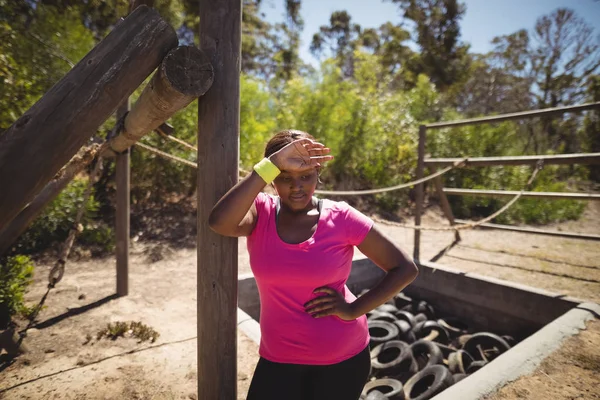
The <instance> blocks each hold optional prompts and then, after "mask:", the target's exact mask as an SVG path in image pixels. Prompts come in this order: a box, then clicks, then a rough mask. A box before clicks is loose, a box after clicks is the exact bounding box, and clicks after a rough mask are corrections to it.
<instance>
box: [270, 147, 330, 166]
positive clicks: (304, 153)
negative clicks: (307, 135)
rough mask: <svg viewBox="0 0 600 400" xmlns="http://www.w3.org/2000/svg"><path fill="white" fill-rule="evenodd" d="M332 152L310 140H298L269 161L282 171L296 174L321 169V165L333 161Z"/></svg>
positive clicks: (273, 155) (272, 156) (274, 154)
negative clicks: (316, 168) (330, 153)
mask: <svg viewBox="0 0 600 400" xmlns="http://www.w3.org/2000/svg"><path fill="white" fill-rule="evenodd" d="M330 151H331V150H330V149H329V148H328V147H325V145H324V144H322V143H318V142H315V141H312V140H310V139H298V140H294V141H293V142H292V143H290V144H288V145H286V146H285V147H283V148H282V149H281V150H279V151H277V152H275V153H273V154H272V155H271V156H270V157H269V160H271V162H272V163H273V164H275V166H276V167H277V168H279V169H280V170H282V171H288V172H296V171H303V170H306V169H309V168H315V167H320V166H321V163H323V162H326V161H331V160H333V156H331V155H328V154H329V152H330Z"/></svg>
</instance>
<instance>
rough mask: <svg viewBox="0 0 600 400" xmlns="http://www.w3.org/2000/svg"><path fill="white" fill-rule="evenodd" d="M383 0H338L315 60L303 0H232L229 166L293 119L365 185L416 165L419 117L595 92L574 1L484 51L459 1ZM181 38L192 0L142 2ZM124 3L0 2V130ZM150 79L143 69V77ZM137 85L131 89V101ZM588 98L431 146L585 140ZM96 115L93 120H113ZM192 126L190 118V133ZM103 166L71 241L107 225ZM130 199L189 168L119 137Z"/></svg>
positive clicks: (506, 151) (47, 241)
mask: <svg viewBox="0 0 600 400" xmlns="http://www.w3.org/2000/svg"><path fill="white" fill-rule="evenodd" d="M382 1H391V2H393V3H395V4H396V5H397V6H398V9H399V11H400V12H401V14H402V15H403V16H404V17H405V20H406V21H408V22H409V23H408V24H404V23H403V24H398V23H395V22H392V21H390V22H386V23H384V24H382V25H381V26H379V27H361V26H360V25H358V24H357V23H355V21H353V20H352V17H351V16H350V15H349V14H348V13H347V12H346V11H344V10H337V11H335V12H333V13H332V15H331V17H330V20H329V23H328V24H327V25H324V26H322V27H320V29H319V31H318V32H316V33H315V35H314V37H313V41H312V46H311V50H312V51H313V53H314V54H315V55H319V56H320V57H321V58H320V60H321V65H320V67H319V68H316V69H315V68H313V67H311V66H307V65H306V64H305V63H304V62H303V60H302V59H301V58H300V56H299V45H300V39H299V38H300V34H301V32H302V30H303V28H304V21H303V20H302V18H301V8H302V2H301V0H285V2H284V5H285V14H284V15H283V19H282V21H281V22H278V23H270V22H268V21H266V20H265V18H264V14H262V12H261V7H263V6H264V4H263V3H264V2H263V1H262V0H244V1H243V15H242V34H243V35H242V57H241V60H240V61H241V69H242V77H241V99H240V113H241V115H240V165H241V167H242V168H244V169H246V170H249V169H251V168H252V165H253V164H254V163H255V162H256V160H258V159H260V158H261V157H262V154H263V151H264V144H265V143H266V141H267V140H268V139H269V138H270V137H271V135H272V134H274V133H275V132H277V131H279V130H282V129H287V128H296V129H301V130H305V131H308V132H310V133H311V134H313V135H314V136H315V137H317V139H319V140H322V141H324V142H325V143H326V144H327V145H328V146H329V147H331V148H332V151H333V153H334V155H335V156H336V158H335V160H334V161H333V162H331V163H330V165H329V166H328V167H327V168H326V169H325V170H324V171H323V173H322V177H321V178H322V181H323V182H324V186H325V188H328V189H339V190H344V189H370V188H378V187H385V186H391V185H394V184H398V183H402V182H406V181H410V180H411V179H413V178H414V175H415V167H416V148H417V137H418V135H417V133H418V125H419V124H423V123H427V122H435V121H440V120H450V119H460V118H464V117H474V116H479V115H488V114H494V113H505V112H512V111H520V110H526V109H530V108H544V107H554V106H563V105H571V104H575V103H577V102H584V101H598V99H599V97H598V96H599V95H598V93H599V90H598V87H599V86H600V85H599V84H598V68H600V55H599V54H600V53H599V52H600V43H599V42H598V40H597V39H596V38H595V37H594V34H595V32H594V29H593V27H592V26H590V25H588V24H586V23H585V22H584V21H583V19H581V18H580V17H579V16H577V15H576V14H575V13H574V12H573V11H572V10H569V9H558V10H556V11H554V12H552V13H550V14H549V15H545V16H542V17H540V18H539V19H538V21H537V23H536V24H535V26H534V27H531V29H529V30H526V29H523V30H519V31H516V32H514V33H511V34H508V35H504V36H500V37H497V38H494V39H493V41H492V46H493V50H492V51H491V52H490V53H488V54H472V53H470V52H469V46H468V44H467V43H464V42H462V41H461V32H460V22H461V19H462V17H463V15H464V13H465V5H464V4H463V3H461V2H460V1H458V0H382ZM153 3H154V7H155V8H157V9H158V10H159V12H160V13H161V15H162V16H163V17H165V18H166V19H167V20H168V21H169V22H170V23H171V24H172V25H173V26H174V27H175V29H176V30H177V33H178V35H179V38H180V41H181V43H182V44H191V43H196V44H197V43H199V41H198V37H197V36H198V26H199V22H200V21H199V7H198V4H197V1H195V0H155V1H154V2H153ZM128 11H129V1H128V0H116V1H114V2H112V3H110V2H102V1H96V0H86V1H83V2H82V1H75V0H40V1H25V2H23V1H18V0H0V38H2V40H0V135H1V134H2V131H3V130H4V129H6V128H7V127H8V126H10V125H11V124H12V123H13V122H14V121H15V120H16V119H17V118H18V117H19V116H20V115H22V114H23V113H24V112H25V111H26V110H27V109H28V108H29V107H31V106H32V105H33V104H34V103H35V102H36V101H37V100H38V99H39V98H40V97H41V96H42V95H43V94H44V93H45V92H46V91H48V90H49V89H50V87H52V85H54V84H55V83H56V82H57V81H58V80H59V79H60V78H61V77H62V76H64V74H66V73H67V72H68V71H69V69H70V68H71V67H72V66H73V65H74V64H75V63H76V62H78V60H80V59H81V58H82V57H83V56H84V55H85V54H86V53H87V52H89V50H90V49H91V48H92V47H93V46H94V45H95V44H96V43H98V41H99V40H101V39H102V38H103V37H104V36H105V35H106V34H107V33H108V32H109V31H110V30H111V29H112V28H113V27H114V25H115V23H116V22H117V21H118V19H119V18H120V17H123V16H125V15H126V14H127V13H128ZM146 83H147V82H146ZM140 92H141V89H140V90H138V91H136V93H135V94H134V95H133V96H132V102H133V101H134V100H135V98H136V97H137V96H138V95H139V93H140ZM598 115H599V113H598V112H595V111H594V112H588V113H586V114H585V116H584V117H582V116H579V115H565V116H561V117H555V118H554V119H546V118H543V119H540V120H538V121H534V122H514V123H502V124H496V125H480V126H476V127H473V126H471V127H463V128H460V129H444V130H439V131H433V130H431V131H429V132H428V144H427V152H428V154H430V155H431V156H432V157H458V156H499V155H521V154H545V153H564V152H579V151H587V152H598V151H600V150H599V149H600V148H599V147H598V146H599V141H598V138H599V137H600V135H599V134H598V132H599V129H600V127H599V123H598ZM114 122H115V121H114V118H111V119H109V120H108V121H107V122H106V123H105V124H104V125H103V126H102V127H101V128H100V129H99V130H98V133H97V135H96V136H97V137H98V138H102V137H103V136H104V135H105V134H106V132H108V131H109V130H110V129H111V128H112V126H113V125H114ZM169 122H170V123H171V124H172V125H173V126H174V128H175V135H176V136H177V137H178V138H180V139H182V140H185V141H186V142H188V143H192V144H196V140H197V139H196V138H197V135H198V132H197V129H198V128H197V127H198V121H197V106H196V103H192V104H191V105H190V106H188V107H187V108H186V109H184V110H182V111H180V112H179V113H177V114H176V115H175V116H174V117H173V118H172V119H171V120H170V121H169ZM200 134H202V132H200ZM144 142H146V143H148V144H150V145H152V146H155V147H158V148H160V149H161V150H163V151H166V152H168V153H170V154H173V155H175V156H178V157H181V158H184V159H187V160H189V161H192V162H194V161H196V157H197V154H196V153H195V152H194V151H191V150H189V149H187V148H185V147H182V146H180V145H178V144H176V143H173V142H171V141H167V140H165V139H163V138H161V137H160V136H158V135H155V134H150V135H148V136H147V137H146V138H145V139H144ZM588 171H590V172H589V177H590V178H591V179H594V180H596V181H598V180H599V179H600V178H599V176H600V174H599V173H598V169H597V168H591V169H589V170H588V169H587V168H582V167H576V168H567V167H560V168H558V167H557V168H554V167H546V168H545V169H544V171H543V172H542V174H540V176H539V177H538V179H537V180H536V182H535V185H534V188H533V190H545V191H551V190H566V189H567V188H572V187H573V186H576V185H577V182H578V181H579V180H582V179H586V178H587V174H588ZM529 173H530V170H529V169H528V168H521V167H518V168H508V167H507V168H496V167H494V168H479V169H461V170H456V171H453V172H451V173H450V174H448V175H447V176H446V177H445V179H446V184H447V185H448V186H454V187H464V188H488V189H490V188H492V189H520V188H521V187H522V185H523V184H524V183H525V182H526V180H527V178H528V174H529ZM113 178H114V165H112V163H111V162H109V161H106V162H105V170H104V172H103V175H102V177H101V179H100V181H99V182H98V183H97V184H96V185H95V192H94V194H95V196H94V199H93V200H92V201H91V202H90V204H89V205H88V208H87V210H86V216H85V222H84V226H85V228H86V229H85V230H84V232H83V233H82V234H81V236H80V240H81V241H82V243H96V245H99V246H100V247H103V248H105V249H109V248H111V246H112V245H113V242H112V241H113V239H112V237H113V235H112V232H111V230H110V228H109V227H108V225H106V224H105V223H104V222H102V219H103V218H104V219H106V220H108V218H109V217H112V211H113V210H114V193H115V190H114V189H115V188H114V179H113ZM131 182H132V187H131V195H132V202H133V203H134V204H136V205H137V206H139V208H141V209H143V208H144V207H145V206H146V205H149V204H154V205H156V204H161V203H164V202H165V201H169V202H175V201H177V200H180V199H183V198H186V197H189V196H192V195H193V194H194V193H195V191H196V184H197V182H196V171H195V169H193V168H190V167H189V166H186V165H181V164H177V163H174V162H172V161H169V160H165V159H163V158H160V157H157V156H155V155H153V154H151V153H148V152H146V151H145V150H141V149H139V148H134V149H133V150H132V177H131ZM84 184H85V179H84V178H78V179H76V180H75V181H74V182H73V184H72V185H70V186H69V188H68V189H67V190H66V191H65V192H63V193H62V194H61V195H60V196H59V197H58V198H57V199H56V200H55V201H54V202H53V203H52V205H50V206H49V207H48V209H47V210H46V212H45V213H44V215H43V216H42V217H40V218H39V219H38V220H37V221H36V222H35V223H34V224H33V225H32V227H31V228H30V229H29V230H28V231H27V232H26V233H25V234H24V235H23V237H22V238H20V240H19V242H18V243H17V245H16V247H15V251H16V252H18V253H23V254H30V253H32V252H36V251H39V250H41V249H44V248H48V247H49V246H53V244H54V243H56V242H57V241H62V240H63V239H64V238H65V237H66V234H67V233H68V230H69V229H70V227H71V225H72V221H73V218H74V215H75V212H76V208H77V206H78V204H80V203H79V202H80V200H81V196H82V194H83V187H84ZM450 200H451V202H452V206H453V208H454V210H455V212H456V213H457V214H458V215H459V216H467V217H477V216H483V215H488V214H490V213H491V212H493V211H495V210H497V209H498V208H499V207H501V205H502V204H503V203H504V201H503V200H497V199H490V198H468V197H452V198H451V199H450ZM366 201H367V202H369V203H371V204H373V205H375V206H377V207H379V208H380V209H381V210H385V211H390V212H394V211H396V210H397V209H398V207H400V206H406V205H410V204H411V203H410V198H409V193H408V192H405V191H402V192H392V193H390V194H384V195H377V196H370V197H367V198H366ZM581 210H582V205H581V204H580V203H572V202H563V201H552V202H551V201H545V202H539V201H537V202H536V201H531V200H526V199H523V200H521V201H519V202H518V203H517V205H515V206H514V207H513V208H512V209H511V211H509V212H508V213H507V214H504V215H503V216H502V217H501V218H499V219H498V220H499V221H504V222H519V221H522V222H528V223H534V222H539V223H545V222H549V221H553V220H561V219H564V218H576V217H577V216H578V215H579V214H580V213H581Z"/></svg>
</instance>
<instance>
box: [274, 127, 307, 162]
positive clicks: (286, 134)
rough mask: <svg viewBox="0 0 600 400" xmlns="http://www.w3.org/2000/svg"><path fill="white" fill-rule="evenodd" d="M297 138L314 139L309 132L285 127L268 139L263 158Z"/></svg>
mask: <svg viewBox="0 0 600 400" xmlns="http://www.w3.org/2000/svg"><path fill="white" fill-rule="evenodd" d="M298 139H311V140H315V138H314V137H312V135H311V134H310V133H307V132H303V131H297V130H295V129H286V130H283V131H281V132H278V133H277V134H276V135H275V136H273V137H272V138H271V140H269V142H268V143H267V145H266V146H265V158H267V157H269V156H271V155H272V154H273V153H276V152H278V151H279V150H281V149H283V148H284V147H285V146H286V145H288V144H290V143H292V142H293V141H294V140H298Z"/></svg>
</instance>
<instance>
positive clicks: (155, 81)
mask: <svg viewBox="0 0 600 400" xmlns="http://www.w3.org/2000/svg"><path fill="white" fill-rule="evenodd" d="M213 78H214V73H213V68H212V65H211V64H210V61H209V59H208V57H207V56H206V55H205V54H204V52H202V51H200V50H198V49H197V48H196V47H193V46H180V47H177V48H175V49H173V50H171V51H170V52H169V54H167V56H166V57H165V59H164V60H163V62H162V63H161V65H160V67H159V68H158V71H156V73H155V74H154V76H153V77H152V79H151V80H150V83H148V85H146V87H145V88H144V91H143V92H142V94H141V95H140V97H139V98H138V100H137V101H136V102H135V104H134V106H133V108H132V109H131V112H130V113H129V114H128V115H127V118H126V119H125V122H124V123H125V126H124V131H123V132H122V133H120V134H119V135H118V136H116V137H114V138H112V139H111V141H110V148H111V149H112V150H114V151H115V152H121V151H124V150H125V149H127V148H129V147H131V145H133V144H134V143H135V142H137V141H138V140H140V139H141V138H142V137H143V136H144V135H146V134H148V133H149V132H151V131H153V130H154V129H156V128H158V127H159V126H160V125H161V124H162V123H163V122H165V121H166V120H167V119H169V118H170V117H171V116H172V115H173V114H175V112H177V111H179V110H181V109H183V108H185V107H187V106H188V105H189V104H190V103H191V102H192V101H194V100H195V99H197V98H198V97H199V96H202V95H203V94H204V93H206V91H207V90H208V89H209V88H210V87H211V85H212V83H213Z"/></svg>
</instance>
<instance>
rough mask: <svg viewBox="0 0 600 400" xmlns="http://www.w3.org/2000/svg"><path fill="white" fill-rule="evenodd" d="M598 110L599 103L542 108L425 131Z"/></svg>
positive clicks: (442, 124)
mask: <svg viewBox="0 0 600 400" xmlns="http://www.w3.org/2000/svg"><path fill="white" fill-rule="evenodd" d="M594 109H595V110H600V102H596V103H586V104H578V105H575V106H566V107H554V108H543V109H541V110H530V111H520V112H516V113H510V114H501V115H489V116H487V117H480V118H471V119H461V120H457V121H445V122H434V123H432V124H427V125H426V126H427V129H441V128H455V127H459V126H464V125H476V124H489V123H494V122H502V121H513V120H520V119H527V118H535V117H547V116H552V115H561V114H564V113H571V112H580V111H586V110H594Z"/></svg>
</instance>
